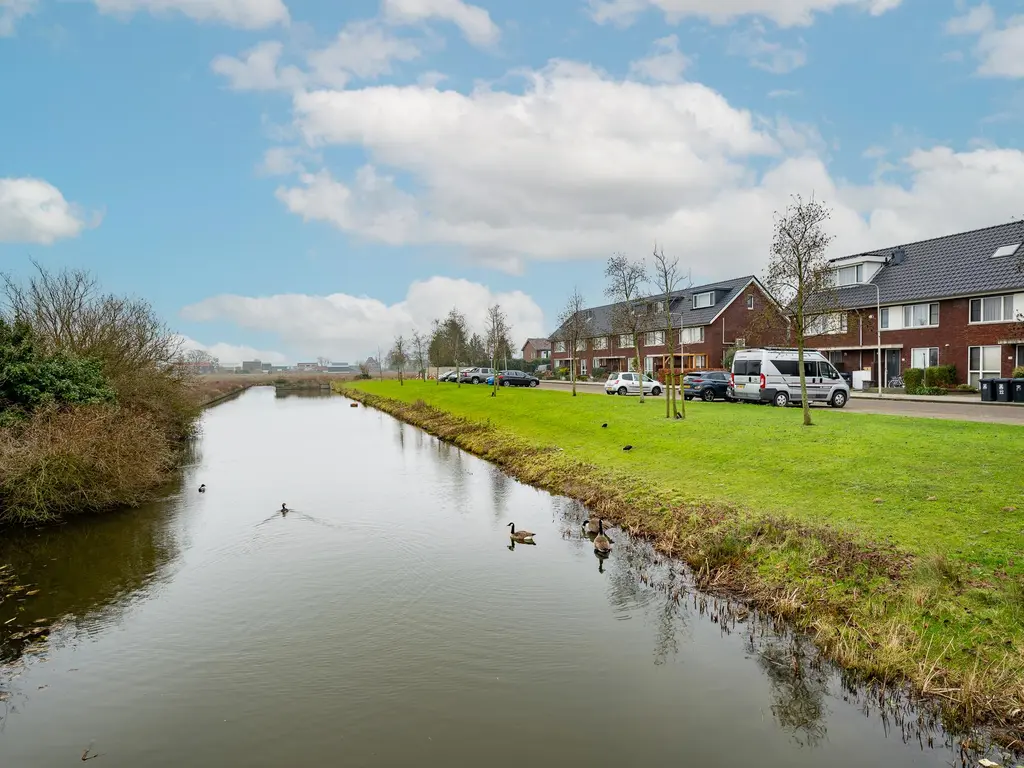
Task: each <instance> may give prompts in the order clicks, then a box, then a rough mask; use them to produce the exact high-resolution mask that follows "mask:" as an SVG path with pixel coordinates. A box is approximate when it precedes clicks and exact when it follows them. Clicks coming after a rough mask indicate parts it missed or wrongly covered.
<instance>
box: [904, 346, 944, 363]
mask: <svg viewBox="0 0 1024 768" xmlns="http://www.w3.org/2000/svg"><path fill="white" fill-rule="evenodd" d="M938 364H939V348H938V347H917V348H915V349H912V350H910V367H911V368H931V367H932V366H933V365H938Z"/></svg>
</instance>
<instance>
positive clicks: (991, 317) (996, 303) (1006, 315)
mask: <svg viewBox="0 0 1024 768" xmlns="http://www.w3.org/2000/svg"><path fill="white" fill-rule="evenodd" d="M971 322H972V323H1009V322H1013V296H1011V295H1007V296H988V297H986V298H984V299H971Z"/></svg>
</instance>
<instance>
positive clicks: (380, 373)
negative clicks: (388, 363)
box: [377, 344, 384, 381]
mask: <svg viewBox="0 0 1024 768" xmlns="http://www.w3.org/2000/svg"><path fill="white" fill-rule="evenodd" d="M377 378H378V380H379V381H384V356H383V355H382V354H381V353H380V344H378V345H377Z"/></svg>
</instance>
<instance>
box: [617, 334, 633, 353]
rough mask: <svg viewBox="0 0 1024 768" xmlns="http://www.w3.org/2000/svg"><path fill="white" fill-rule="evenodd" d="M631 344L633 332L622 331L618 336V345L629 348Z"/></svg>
mask: <svg viewBox="0 0 1024 768" xmlns="http://www.w3.org/2000/svg"><path fill="white" fill-rule="evenodd" d="M632 346H633V334H631V333H624V334H622V335H621V336H619V347H621V348H622V349H630V348H632Z"/></svg>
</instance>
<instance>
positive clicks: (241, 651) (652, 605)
mask: <svg viewBox="0 0 1024 768" xmlns="http://www.w3.org/2000/svg"><path fill="white" fill-rule="evenodd" d="M200 483H205V484H206V486H207V488H208V491H207V492H206V493H203V494H200V493H198V492H197V490H196V489H197V488H198V486H199V485H200ZM282 502H283V503H286V504H287V505H288V507H289V509H291V510H292V511H291V512H290V513H288V514H287V515H282V514H280V512H278V510H279V509H280V507H281V504H282ZM584 516H585V512H584V510H582V509H581V508H579V507H578V505H576V504H575V503H573V502H570V501H568V500H566V499H560V498H556V497H552V496H550V495H549V494H546V493H544V492H541V491H538V490H535V489H532V488H529V487H526V486H523V485H521V484H519V483H517V482H515V481H514V480H512V479H510V478H509V477H507V476H506V475H504V474H502V473H501V472H500V471H498V470H497V469H496V468H494V467H492V466H490V465H488V464H487V463H485V462H483V461H481V460H478V459H476V458H474V457H472V456H469V455H467V454H464V453H462V452H461V451H459V450H458V449H456V448H453V447H451V446H450V445H447V444H445V443H442V442H440V441H438V440H436V439H434V438H432V437H430V436H429V435H427V434H425V433H423V432H421V431H419V430H417V429H415V428H412V427H409V426H406V425H403V424H401V423H399V422H397V421H395V420H394V419H392V418H391V417H389V416H386V415H383V414H381V413H379V412H376V411H373V410H369V409H366V408H362V407H359V408H351V407H350V404H349V401H347V400H345V399H343V398H340V397H331V396H318V397H303V396H286V397H279V396H275V393H274V391H273V390H272V389H266V388H261V389H254V390H250V391H249V392H248V393H246V394H244V395H243V396H242V397H240V398H238V399H237V400H234V401H232V402H228V403H225V404H223V405H220V406H218V407H217V408H214V409H213V410H211V411H210V412H208V413H207V414H206V416H205V420H204V424H203V435H202V438H201V439H200V440H199V441H198V442H197V445H196V447H195V450H194V452H193V456H192V457H191V461H190V463H189V465H188V466H187V467H186V469H185V471H184V476H183V479H182V483H181V486H180V488H174V489H171V491H169V495H168V497H167V498H166V499H164V500H163V501H162V502H161V503H158V504H154V505H151V506H149V507H146V508H143V509H139V510H132V511H126V512H124V513H119V514H113V515H108V516H104V517H98V518H95V519H89V520H80V521H76V522H74V523H72V524H69V525H67V526H64V527H60V528H56V529H49V530H44V531H40V532H28V533H11V532H7V533H5V534H4V540H3V542H2V543H0V563H10V564H11V565H13V567H14V569H15V571H16V572H17V574H18V576H19V577H20V580H21V581H22V583H26V584H28V585H29V586H30V587H31V589H32V590H35V589H38V590H39V593H38V594H37V595H34V596H31V597H27V598H25V599H24V602H22V603H19V604H18V605H20V606H21V607H22V608H23V610H22V611H21V612H20V613H18V614H16V615H14V614H12V613H11V612H10V611H8V612H7V614H6V615H5V616H2V617H0V622H5V621H8V619H11V618H12V617H13V621H11V622H10V623H9V624H8V625H7V626H8V628H11V627H22V628H25V627H29V628H31V627H38V626H44V627H46V629H47V631H48V632H49V640H48V641H46V642H45V643H42V644H32V643H28V642H27V641H26V640H25V639H24V638H22V639H21V640H19V641H10V640H9V641H8V642H7V643H6V645H5V646H4V648H5V653H6V659H7V662H8V664H7V666H6V672H5V674H4V675H3V676H2V677H0V697H2V698H3V699H4V701H3V702H0V718H2V723H0V728H2V730H0V766H4V768H21V767H22V766H24V767H26V768H29V767H32V768H34V767H39V768H48V767H49V766H68V765H72V764H78V763H79V761H80V760H81V759H82V758H88V759H90V760H91V759H92V758H93V756H96V757H95V762H92V763H91V765H95V766H96V768H114V767H115V766H125V767H129V766H130V767H131V768H138V767H139V766H149V767H159V766H173V767H174V768H179V767H180V766H226V765H239V766H242V765H244V766H353V767H354V766H406V765H419V766H444V767H445V768H451V767H452V766H470V765H474V766H475V765H488V766H522V765H523V764H524V761H526V760H529V762H530V763H531V764H534V765H539V766H562V765H586V766H591V767H595V766H660V765H692V766H758V767H759V768H772V767H774V766H779V767H780V768H781V767H783V766H785V768H793V767H795V766H815V768H818V767H820V766H823V765H827V766H832V767H833V768H836V767H842V766H850V767H851V768H852V767H854V766H856V767H857V768H862V766H865V765H879V766H889V767H892V768H900V767H902V766H945V765H950V764H951V763H952V762H954V758H955V757H956V752H955V750H952V749H951V748H950V747H949V746H948V745H946V744H945V739H944V737H943V736H942V735H941V733H939V732H936V731H934V730H932V731H929V730H928V729H927V728H923V727H922V724H921V722H920V721H919V715H917V714H915V713H914V712H913V711H909V710H907V709H905V708H902V707H899V706H896V707H894V708H892V709H891V710H890V711H888V712H887V713H883V711H881V710H880V709H879V701H880V697H879V696H878V695H877V694H875V693H873V692H867V691H857V690H856V689H852V688H848V686H845V685H844V684H843V681H842V680H841V679H840V676H839V675H838V674H837V673H836V672H835V671H834V670H833V669H831V668H830V667H828V666H827V665H821V664H818V663H815V661H814V658H813V654H812V653H810V652H809V649H808V648H806V647H805V646H804V645H803V644H802V643H801V642H800V641H799V640H797V639H794V638H792V637H788V636H786V635H785V634H776V633H774V632H772V631H770V630H769V629H767V628H766V626H765V625H764V623H762V622H759V621H757V620H756V617H753V616H750V617H743V616H742V614H741V615H740V617H739V618H737V617H736V616H735V613H734V612H730V611H729V610H728V609H727V607H725V606H723V605H721V604H718V603H716V602H714V601H711V600H708V599H707V598H705V597H702V596H700V595H699V594H696V593H695V592H694V591H693V590H692V588H691V587H690V586H689V585H688V583H687V582H686V580H685V577H684V575H683V574H682V571H681V569H680V568H679V567H678V566H677V565H675V564H673V563H671V562H661V561H659V560H658V559H657V558H656V557H653V556H652V553H651V552H649V551H648V549H647V547H646V545H645V544H644V543H643V542H639V541H630V540H629V538H628V537H627V536H625V535H624V534H622V533H620V532H617V531H614V530H613V531H612V532H611V535H612V538H613V540H614V541H615V547H614V550H613V552H612V554H611V556H610V557H609V558H608V559H606V560H601V559H598V558H597V557H596V556H595V554H594V552H593V547H592V546H591V544H590V542H589V541H588V540H587V539H586V538H583V537H581V535H580V521H581V520H582V519H583V517H584ZM513 521H514V522H515V524H516V526H517V527H521V528H526V529H529V530H531V531H534V532H536V546H526V545H516V546H514V547H512V548H510V542H509V535H508V532H509V529H508V528H507V527H506V524H507V523H509V522H513ZM11 605H13V604H9V605H6V606H4V609H8V608H10V607H11ZM19 634H22V635H23V634H24V631H23V632H21V633H19ZM37 634H38V633H37ZM881 698H882V699H884V698H887V697H881ZM929 739H932V744H933V745H934V746H930V745H929Z"/></svg>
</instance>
